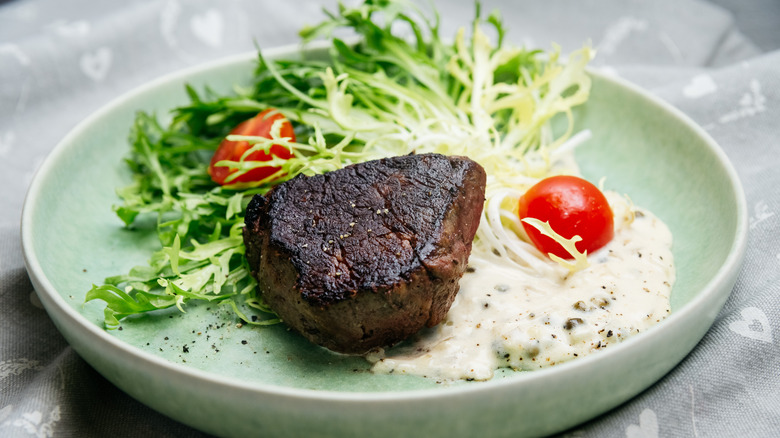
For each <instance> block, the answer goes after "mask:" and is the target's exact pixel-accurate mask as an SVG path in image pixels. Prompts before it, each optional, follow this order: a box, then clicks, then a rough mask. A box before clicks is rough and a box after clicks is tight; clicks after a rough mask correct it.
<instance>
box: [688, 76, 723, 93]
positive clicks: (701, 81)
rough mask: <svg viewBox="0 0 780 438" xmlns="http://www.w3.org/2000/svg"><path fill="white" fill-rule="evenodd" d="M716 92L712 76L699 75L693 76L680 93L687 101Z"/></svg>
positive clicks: (716, 88) (716, 87)
mask: <svg viewBox="0 0 780 438" xmlns="http://www.w3.org/2000/svg"><path fill="white" fill-rule="evenodd" d="M716 91H718V84H716V83H715V81H714V80H713V79H712V76H710V75H706V74H701V75H697V76H694V77H693V78H692V79H691V82H689V83H688V85H686V86H685V87H684V88H683V90H682V93H683V96H685V97H687V98H689V99H698V98H700V97H703V96H706V95H708V94H712V93H714V92H716Z"/></svg>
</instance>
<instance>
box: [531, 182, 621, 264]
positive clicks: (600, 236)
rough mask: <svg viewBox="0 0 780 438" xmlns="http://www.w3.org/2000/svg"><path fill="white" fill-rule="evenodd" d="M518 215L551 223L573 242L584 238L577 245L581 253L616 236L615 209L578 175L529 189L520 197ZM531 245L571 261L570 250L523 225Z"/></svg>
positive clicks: (541, 183)
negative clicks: (578, 238)
mask: <svg viewBox="0 0 780 438" xmlns="http://www.w3.org/2000/svg"><path fill="white" fill-rule="evenodd" d="M518 215H519V216H520V219H521V220H522V219H524V218H527V217H531V218H536V219H539V220H540V221H542V222H549V224H550V227H552V229H553V231H555V232H556V233H558V234H560V235H561V236H563V237H565V238H567V239H571V238H572V237H574V236H575V235H577V236H580V237H582V240H580V241H579V242H577V243H576V244H575V246H576V247H577V250H578V251H580V252H584V251H588V253H592V252H593V251H596V250H597V249H599V248H601V247H603V246H604V245H606V244H607V243H609V241H610V240H612V237H613V236H614V234H615V231H614V228H613V222H614V219H613V214H612V209H611V208H610V207H609V203H607V199H606V198H605V197H604V194H603V193H601V191H600V190H599V189H598V188H597V187H596V186H594V185H593V184H591V183H589V182H588V181H586V180H584V179H582V178H578V177H576V176H565V175H560V176H552V177H549V178H545V179H543V180H541V181H540V182H538V183H537V184H536V185H534V186H533V187H531V188H530V189H528V191H527V192H525V194H524V195H523V196H522V197H521V198H520V202H519V209H518ZM523 228H524V229H525V232H526V234H528V237H529V239H530V240H531V242H532V243H533V244H534V246H536V248H538V249H539V250H540V251H542V252H543V253H545V254H547V253H552V254H555V255H557V256H558V257H561V258H564V259H571V258H572V256H571V255H570V254H569V252H568V251H566V250H565V249H563V247H562V246H561V245H560V244H559V243H557V242H556V241H555V240H553V239H552V238H550V237H547V236H545V235H543V234H542V233H541V232H539V230H537V229H536V228H534V227H533V226H531V225H529V224H526V223H525V222H523Z"/></svg>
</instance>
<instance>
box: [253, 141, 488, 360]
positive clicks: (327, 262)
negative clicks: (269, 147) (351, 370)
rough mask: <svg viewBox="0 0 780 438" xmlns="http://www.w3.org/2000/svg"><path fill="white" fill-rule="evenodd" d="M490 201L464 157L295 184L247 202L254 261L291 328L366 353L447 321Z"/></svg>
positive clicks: (369, 166)
mask: <svg viewBox="0 0 780 438" xmlns="http://www.w3.org/2000/svg"><path fill="white" fill-rule="evenodd" d="M484 199H485V171H484V169H482V167H481V166H480V165H479V164H477V163H475V162H474V161H471V160H470V159H468V158H463V157H446V156H443V155H438V154H423V155H407V156H402V157H394V158H387V159H381V160H376V161H370V162H366V163H360V164H354V165H351V166H347V167H345V168H343V169H341V170H336V171H333V172H330V173H326V174H324V175H317V176H313V177H305V176H298V177H296V178H293V179H291V180H289V181H287V182H285V183H282V184H280V185H278V186H276V187H274V188H273V189H272V190H271V191H269V192H268V193H267V194H266V195H265V196H261V195H257V196H255V197H254V198H253V199H252V201H251V202H250V204H249V207H248V209H247V212H246V219H245V222H246V227H245V228H244V242H245V244H246V257H247V261H248V262H249V266H250V267H251V270H252V275H253V276H254V277H255V278H256V279H257V281H258V284H259V288H260V291H261V292H262V294H263V298H264V299H265V301H266V303H267V304H268V305H269V306H270V307H271V308H272V309H273V310H274V311H275V312H276V313H277V314H278V315H279V316H280V317H281V318H282V320H283V321H284V322H285V323H286V324H287V325H289V326H290V327H292V328H294V329H295V330H297V331H298V332H300V333H301V334H303V335H304V336H305V337H306V338H308V339H309V340H311V341H312V342H315V343H317V344H320V345H323V346H325V347H327V348H329V349H331V350H333V351H337V352H342V353H365V352H367V351H368V350H370V349H372V348H374V347H379V346H388V345H392V344H394V343H396V342H399V341H401V340H403V339H405V338H406V337H408V336H409V335H411V334H413V333H415V332H417V331H418V330H420V329H421V328H423V327H424V326H428V327H432V326H434V325H436V324H438V323H439V322H440V321H441V320H442V319H443V318H444V316H445V315H446V314H447V311H448V310H449V308H450V305H451V304H452V301H453V300H454V299H455V295H456V293H457V291H458V287H459V286H458V280H459V279H460V277H461V276H462V275H463V272H464V270H465V269H466V264H467V261H468V256H469V254H470V252H471V242H472V240H473V238H474V234H475V233H476V230H477V226H478V225H479V219H480V217H481V212H482V206H483V203H484Z"/></svg>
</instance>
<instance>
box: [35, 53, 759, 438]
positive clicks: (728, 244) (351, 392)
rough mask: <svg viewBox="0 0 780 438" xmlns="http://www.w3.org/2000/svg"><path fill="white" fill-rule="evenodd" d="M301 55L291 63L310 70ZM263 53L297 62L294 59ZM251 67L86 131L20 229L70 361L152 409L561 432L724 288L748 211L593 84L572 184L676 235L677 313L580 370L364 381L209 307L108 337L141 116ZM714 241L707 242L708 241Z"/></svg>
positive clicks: (679, 124)
mask: <svg viewBox="0 0 780 438" xmlns="http://www.w3.org/2000/svg"><path fill="white" fill-rule="evenodd" d="M317 53H321V51H320V52H316V51H310V52H306V53H304V54H302V56H316V55H317ZM266 56H268V57H270V58H273V57H279V56H288V57H289V56H301V54H299V53H298V52H296V51H295V49H281V50H277V51H273V53H271V52H268V53H267V54H266ZM254 59H255V57H254V55H253V54H247V55H245V56H239V57H234V58H230V59H226V60H222V61H219V62H216V63H212V64H208V65H205V66H202V67H197V68H194V69H190V70H186V71H184V72H180V73H177V74H174V75H170V76H167V77H164V78H162V79H160V80H157V81H155V82H152V83H150V84H148V85H146V86H144V87H142V88H140V89H138V90H136V91H133V92H131V93H129V94H127V95H125V96H122V97H121V98H119V99H117V100H116V101H114V102H113V103H111V104H110V105H108V106H107V107H105V108H103V109H102V110H100V111H99V112H97V113H96V114H94V115H92V116H91V117H90V118H88V119H87V120H85V121H84V122H83V123H81V124H80V125H79V126H78V127H77V128H76V129H74V130H73V132H71V133H70V134H69V135H68V136H67V137H66V138H65V139H64V140H63V141H62V142H61V143H60V144H59V145H58V146H57V147H56V148H55V149H54V151H53V152H52V154H51V155H50V156H49V157H48V159H47V160H46V162H45V163H44V164H43V166H42V167H41V170H40V171H39V173H38V175H37V177H36V178H35V180H34V181H33V184H32V186H31V188H30V191H29V194H28V197H27V200H26V203H25V208H24V213H23V219H22V239H23V249H24V254H25V259H26V263H27V268H28V271H29V273H30V278H31V279H32V281H33V284H34V286H35V289H36V290H37V292H38V295H39V296H40V299H41V301H42V302H43V304H44V305H45V307H46V310H47V311H48V312H49V314H50V315H51V318H52V319H53V320H54V322H55V324H56V325H57V327H58V328H59V329H60V331H61V332H62V333H63V335H64V336H65V337H66V339H67V340H68V342H70V344H71V345H72V346H73V348H74V349H75V350H76V351H77V352H78V353H79V354H80V355H81V356H82V357H83V358H84V359H85V360H86V361H88V362H89V363H90V364H91V365H92V366H93V367H94V368H95V369H97V370H98V371H99V372H101V373H102V374H103V375H104V376H105V377H106V378H108V379H109V380H110V381H112V382H113V383H115V384H116V385H117V386H118V387H120V388H122V389H123V390H124V391H126V392H127V393H128V394H130V395H132V396H133V397H135V398H137V399H138V400H140V401H141V402H143V403H145V404H147V405H149V406H151V407H152V408H154V409H156V410H158V411H160V412H162V413H164V414H166V415H168V416H170V417H172V418H174V419H176V420H179V421H181V422H183V423H186V424H189V425H191V426H193V427H195V428H198V429H201V430H204V431H207V432H209V433H213V434H217V435H224V436H247V435H255V434H257V435H263V436H310V437H313V436H339V437H343V436H404V435H409V434H413V435H419V436H428V437H435V436H442V437H445V436H446V437H455V436H477V435H496V436H502V435H511V436H515V437H517V436H522V435H540V434H548V433H552V432H556V431H561V430H564V429H566V428H569V427H571V426H574V425H576V424H578V423H580V422H583V421H585V420H588V419H590V418H592V417H594V416H596V415H598V414H600V413H603V412H605V411H607V410H609V409H610V408H612V407H614V406H616V405H618V404H620V403H622V402H624V401H626V400H627V399H629V398H630V397H632V396H634V395H636V394H637V393H638V392H640V391H642V390H643V389H645V388H647V387H648V386H650V385H651V384H653V383H654V382H655V381H656V380H658V379H659V378H660V377H661V376H663V375H664V374H665V373H666V372H668V371H669V370H670V369H671V368H672V367H674V366H675V365H676V364H677V363H678V362H679V361H680V360H682V358H683V357H684V356H685V355H686V354H687V353H688V352H690V351H691V349H693V347H694V346H695V345H696V343H697V342H698V341H699V340H700V339H701V337H702V336H703V335H704V333H705V332H706V331H707V329H708V328H709V327H710V325H711V324H712V322H713V320H714V318H715V316H716V314H717V313H718V311H719V310H720V308H721V307H722V305H723V303H724V301H725V300H726V298H727V296H728V294H729V293H730V291H731V288H732V286H733V284H734V281H735V278H736V274H737V270H738V267H739V265H740V263H741V260H742V256H743V253H744V248H745V235H746V223H747V221H746V218H747V215H746V209H745V200H744V197H743V194H742V190H741V187H740V184H739V181H738V180H737V177H736V174H735V172H734V170H733V169H732V167H731V165H730V164H729V163H728V161H727V159H726V158H725V156H724V154H723V153H722V152H721V150H720V149H719V147H718V146H717V145H716V144H715V143H714V142H713V141H712V139H710V137H709V136H708V135H707V134H706V133H705V132H704V131H703V130H702V129H700V128H699V127H697V126H696V125H694V124H693V123H692V122H691V121H690V120H689V119H688V118H686V117H685V116H683V115H682V114H681V113H680V112H678V111H676V110H674V109H673V108H671V107H670V106H668V105H666V104H664V103H662V102H660V101H658V100H657V99H655V98H653V97H651V96H648V95H647V94H645V93H643V92H641V91H640V90H638V89H637V88H635V87H633V86H631V85H629V84H626V83H623V82H620V81H616V80H614V79H608V78H606V77H602V76H599V75H598V74H595V73H594V74H593V80H594V81H593V92H592V97H591V99H590V101H589V102H588V103H587V104H586V105H585V106H584V107H582V108H580V109H579V110H578V111H577V114H576V115H577V120H578V124H579V125H580V127H587V128H589V129H591V130H592V132H593V139H592V140H590V141H589V142H588V143H587V144H586V145H584V146H582V147H581V148H580V149H579V150H578V154H579V155H578V159H579V161H580V163H581V166H582V169H583V172H584V173H585V175H586V176H587V177H589V178H591V179H594V180H598V179H599V178H600V177H602V176H606V177H607V181H608V182H609V187H610V188H613V189H617V190H619V191H621V192H625V193H628V194H629V195H630V196H631V198H632V199H633V200H634V202H635V203H636V204H638V205H642V206H645V207H648V208H650V209H651V210H652V211H654V212H655V213H656V214H657V215H658V216H660V217H661V218H662V219H663V220H665V221H666V223H667V224H668V225H669V227H670V228H671V230H672V232H673V234H674V237H675V242H674V254H675V257H676V262H677V272H678V280H677V283H676V285H675V287H674V290H673V295H672V305H673V313H672V315H671V316H670V317H669V318H668V319H666V320H664V321H662V322H661V323H660V324H658V325H657V326H656V327H654V328H652V329H651V330H648V331H647V332H645V333H643V334H641V335H639V336H636V337H634V338H632V339H629V340H628V341H626V342H624V343H622V344H620V345H617V346H615V347H612V348H610V349H608V350H605V351H602V352H598V353H597V354H593V355H591V356H589V357H585V358H581V359H579V360H575V361H572V362H568V363H564V364H561V365H557V366H555V367H552V368H550V369H545V370H541V371H534V372H525V373H521V372H509V371H508V372H502V373H499V374H498V376H497V377H496V378H495V379H493V380H492V381H489V382H463V383H457V384H437V383H436V382H433V381H431V380H426V379H423V378H416V377H410V376H397V375H373V374H371V373H370V372H368V371H367V364H366V363H365V362H364V361H363V360H362V359H359V358H354V357H346V356H339V355H336V354H331V353H329V352H327V351H325V350H323V349H320V348H317V347H314V346H313V345H311V344H309V343H308V342H306V341H303V340H302V339H301V338H300V337H298V336H297V335H295V334H293V333H291V332H288V331H287V330H286V329H285V328H284V327H283V326H275V327H271V328H250V327H246V326H245V327H243V328H238V327H237V326H236V320H235V318H234V317H233V316H232V314H231V312H230V310H228V309H224V308H219V307H217V306H214V305H195V306H190V307H188V312H187V314H186V315H182V314H181V313H179V312H178V311H175V310H174V311H171V312H169V313H163V314H158V315H155V316H145V317H141V318H137V319H132V320H129V321H126V322H124V323H123V324H122V326H123V329H122V330H121V331H119V330H115V331H105V330H104V329H103V326H102V320H103V316H102V307H103V306H102V304H101V303H100V302H91V303H89V304H87V305H84V296H85V293H86V291H87V290H89V288H90V286H91V285H92V284H93V283H101V282H102V280H103V278H105V277H106V276H110V275H115V274H117V273H122V272H126V271H127V270H128V269H129V268H130V267H131V266H133V265H137V264H143V263H145V262H146V259H147V257H148V255H149V253H150V250H151V249H152V248H154V245H155V244H156V238H155V236H154V235H152V234H144V232H131V231H127V230H125V229H124V228H123V227H122V224H121V222H120V221H119V219H118V218H117V217H116V216H115V215H114V213H113V212H112V210H111V206H112V205H113V204H115V203H116V202H117V198H116V196H115V194H114V188H115V187H118V186H121V185H124V184H126V183H127V182H128V181H129V174H128V172H127V171H126V169H125V168H124V165H123V164H122V158H123V157H124V156H125V155H126V153H127V151H128V145H127V142H126V137H127V133H128V130H129V128H130V126H131V123H132V121H133V117H134V114H135V112H136V111H138V110H145V111H151V112H156V113H157V114H160V115H163V114H167V112H168V111H169V110H170V109H171V108H173V107H176V106H177V105H181V104H184V103H186V102H187V97H186V94H185V92H184V84H185V83H189V84H192V85H193V86H195V87H196V88H199V87H203V86H204V85H205V84H208V85H209V86H211V87H212V88H213V89H215V90H217V91H222V92H229V91H230V90H231V88H232V85H233V84H235V83H244V84H245V83H248V82H249V81H250V79H251V74H252V71H253V67H254ZM713 236H717V238H713Z"/></svg>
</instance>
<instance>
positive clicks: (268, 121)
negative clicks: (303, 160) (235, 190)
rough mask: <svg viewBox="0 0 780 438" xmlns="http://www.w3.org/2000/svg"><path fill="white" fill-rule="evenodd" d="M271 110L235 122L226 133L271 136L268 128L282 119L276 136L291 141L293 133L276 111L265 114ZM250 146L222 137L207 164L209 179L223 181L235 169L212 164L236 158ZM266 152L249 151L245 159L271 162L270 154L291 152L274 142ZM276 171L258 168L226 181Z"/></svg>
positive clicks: (283, 155)
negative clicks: (236, 123)
mask: <svg viewBox="0 0 780 438" xmlns="http://www.w3.org/2000/svg"><path fill="white" fill-rule="evenodd" d="M272 111H274V110H271V109H267V110H265V111H262V112H260V113H259V114H257V115H256V116H254V117H252V118H251V119H249V120H245V121H243V122H241V123H239V124H238V126H236V127H235V128H233V130H232V131H230V134H229V135H255V136H259V137H265V138H271V127H272V126H273V124H274V122H275V121H276V120H283V121H284V122H283V123H282V129H281V130H280V133H279V135H280V136H281V137H290V140H291V141H295V132H293V127H292V124H290V122H289V121H287V119H285V117H284V116H283V115H282V114H280V113H278V112H274V113H273V114H270V115H269V113H271V112H272ZM250 147H251V146H250V145H249V142H246V141H230V140H227V139H225V140H222V142H221V143H220V144H219V147H218V148H217V150H216V152H214V156H213V157H211V162H210V163H209V169H208V173H209V176H211V179H212V180H213V181H214V182H215V183H217V184H219V185H224V184H226V183H225V179H226V178H227V177H228V176H229V175H230V174H232V173H233V172H236V169H231V168H229V167H227V166H215V164H216V163H217V162H219V161H221V160H232V161H238V160H239V159H240V158H241V156H242V155H243V154H244V152H246V151H247V150H248V149H249V148H250ZM270 152H271V154H267V153H265V152H263V151H257V152H253V153H252V154H250V155H249V156H248V157H247V158H246V159H247V160H248V161H271V158H272V156H276V157H279V158H283V159H288V158H291V157H292V154H291V153H290V151H289V150H288V149H287V148H286V147H284V146H280V145H276V144H275V145H272V146H271V149H270ZM278 170H279V168H278V167H259V168H257V169H252V170H250V171H249V172H247V173H245V174H243V175H241V176H239V177H238V178H236V179H234V180H232V181H230V182H229V184H234V183H248V182H255V181H260V180H263V179H265V178H267V177H268V176H270V175H273V174H274V173H275V172H277V171H278Z"/></svg>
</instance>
